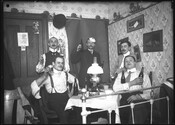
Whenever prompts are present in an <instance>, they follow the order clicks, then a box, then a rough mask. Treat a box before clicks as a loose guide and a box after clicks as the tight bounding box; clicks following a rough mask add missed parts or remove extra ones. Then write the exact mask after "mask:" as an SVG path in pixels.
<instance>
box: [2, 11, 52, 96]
mask: <svg viewBox="0 0 175 125" xmlns="http://www.w3.org/2000/svg"><path fill="white" fill-rule="evenodd" d="M3 19H4V20H5V19H17V20H20V19H21V20H39V21H40V22H41V27H42V32H41V34H42V35H41V36H42V44H43V45H42V46H43V52H44V53H45V52H46V51H47V46H48V45H47V43H48V36H49V34H48V15H46V14H31V13H13V12H4V13H3ZM4 20H3V21H4ZM3 27H4V28H5V25H3ZM4 31H5V30H3V32H4ZM4 35H5V34H4ZM43 52H42V51H40V50H39V55H41V54H42V53H43ZM34 79H36V77H21V78H16V79H13V83H14V85H15V88H16V87H18V86H23V85H24V86H26V85H30V83H31V82H32V81H33V80H34ZM24 83H25V84H24ZM26 91H27V92H28V91H29V90H26ZM27 92H26V93H27Z"/></svg>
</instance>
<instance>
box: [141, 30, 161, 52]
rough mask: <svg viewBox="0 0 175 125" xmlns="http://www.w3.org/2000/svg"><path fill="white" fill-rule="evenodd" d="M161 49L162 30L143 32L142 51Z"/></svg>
mask: <svg viewBox="0 0 175 125" xmlns="http://www.w3.org/2000/svg"><path fill="white" fill-rule="evenodd" d="M158 51H163V30H157V31H152V32H148V33H145V34H143V52H158Z"/></svg>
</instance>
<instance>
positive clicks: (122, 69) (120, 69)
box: [115, 67, 126, 74]
mask: <svg viewBox="0 0 175 125" xmlns="http://www.w3.org/2000/svg"><path fill="white" fill-rule="evenodd" d="M122 71H124V72H126V68H124V67H123V68H119V69H117V70H116V72H115V73H117V74H119V73H121V72H122Z"/></svg>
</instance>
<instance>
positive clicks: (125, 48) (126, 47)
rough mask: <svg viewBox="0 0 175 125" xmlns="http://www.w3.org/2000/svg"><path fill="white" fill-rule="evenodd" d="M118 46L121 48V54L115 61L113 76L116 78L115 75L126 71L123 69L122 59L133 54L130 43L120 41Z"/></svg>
mask: <svg viewBox="0 0 175 125" xmlns="http://www.w3.org/2000/svg"><path fill="white" fill-rule="evenodd" d="M120 46H121V48H120V49H121V52H122V55H119V56H118V59H117V62H116V63H117V64H116V71H115V75H114V76H116V77H117V75H118V74H119V73H120V72H122V71H123V70H124V71H126V69H125V68H124V58H125V57H126V56H127V55H130V54H133V53H132V52H131V43H130V42H129V41H122V42H121V43H120Z"/></svg>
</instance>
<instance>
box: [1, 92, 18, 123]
mask: <svg viewBox="0 0 175 125" xmlns="http://www.w3.org/2000/svg"><path fill="white" fill-rule="evenodd" d="M19 99H20V96H19V94H18V91H17V90H16V89H14V90H4V124H16V113H17V112H16V109H17V100H19Z"/></svg>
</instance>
